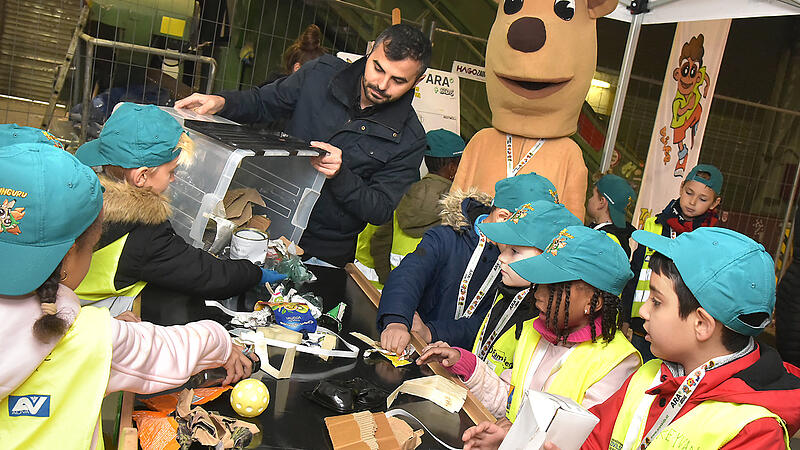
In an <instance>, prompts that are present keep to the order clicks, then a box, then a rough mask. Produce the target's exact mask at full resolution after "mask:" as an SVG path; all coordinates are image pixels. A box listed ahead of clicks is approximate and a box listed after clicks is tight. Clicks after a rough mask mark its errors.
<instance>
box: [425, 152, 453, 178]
mask: <svg viewBox="0 0 800 450" xmlns="http://www.w3.org/2000/svg"><path fill="white" fill-rule="evenodd" d="M460 159H461V157H460V156H454V157H450V158H439V157H436V156H428V155H425V167H427V168H428V172H430V173H435V174H438V173H439V172H441V171H442V169H444V168H445V167H447V165H448V164H450V163H453V162H458V161H459V160H460Z"/></svg>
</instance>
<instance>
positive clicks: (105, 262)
mask: <svg viewBox="0 0 800 450" xmlns="http://www.w3.org/2000/svg"><path fill="white" fill-rule="evenodd" d="M127 239H128V234H125V235H124V236H122V237H121V238H119V239H117V240H116V241H114V242H112V243H111V244H109V245H107V246H105V247H103V248H101V249H100V250H97V251H95V252H94V253H93V254H92V262H91V264H90V265H89V272H88V273H87V274H86V277H85V278H84V279H83V281H81V284H80V285H79V286H78V288H77V289H75V294H77V296H78V298H80V299H81V300H88V301H92V302H96V301H100V300H105V299H107V298H110V297H136V296H137V295H139V293H140V292H142V289H144V287H145V286H147V282H146V281H137V282H136V283H133V284H131V285H130V286H126V287H124V288H122V289H117V288H116V287H115V286H114V277H115V276H116V275H117V268H118V267H119V259H120V257H121V256H122V249H123V248H125V241H127Z"/></svg>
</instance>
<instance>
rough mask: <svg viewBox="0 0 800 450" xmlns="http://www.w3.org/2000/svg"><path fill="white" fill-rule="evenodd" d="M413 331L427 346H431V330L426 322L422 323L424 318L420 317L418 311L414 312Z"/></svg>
mask: <svg viewBox="0 0 800 450" xmlns="http://www.w3.org/2000/svg"><path fill="white" fill-rule="evenodd" d="M411 331H414V332H416V333H417V334H418V335H419V337H421V338H422V340H423V341H425V343H426V344H430V343H431V341H432V340H433V336H432V335H431V329H430V328H428V326H427V325H425V322H423V321H422V317H420V316H419V313H417V312H416V311H415V312H414V321H413V322H412V323H411Z"/></svg>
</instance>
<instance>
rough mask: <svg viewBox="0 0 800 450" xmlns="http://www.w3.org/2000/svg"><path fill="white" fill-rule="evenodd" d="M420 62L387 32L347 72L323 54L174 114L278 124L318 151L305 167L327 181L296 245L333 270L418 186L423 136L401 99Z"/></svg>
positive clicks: (396, 31)
mask: <svg viewBox="0 0 800 450" xmlns="http://www.w3.org/2000/svg"><path fill="white" fill-rule="evenodd" d="M430 55H431V46H430V42H429V41H428V39H427V38H426V37H425V36H424V35H423V34H422V33H421V32H420V31H419V30H417V29H415V28H413V27H410V26H407V25H394V26H392V27H390V28H388V29H387V30H385V31H384V32H383V33H381V35H380V36H378V38H377V40H376V42H375V46H374V48H373V51H372V52H371V53H370V54H369V55H367V56H366V57H364V58H361V59H359V60H358V61H356V62H354V63H353V64H351V65H348V64H347V63H346V62H344V61H342V60H340V59H338V58H336V57H334V56H331V55H324V56H322V57H320V58H318V59H316V60H313V61H310V62H308V63H306V64H305V65H303V66H302V67H301V68H300V70H298V71H297V72H295V73H294V74H292V75H289V76H288V77H286V78H283V79H280V80H278V81H276V82H274V83H272V84H269V85H266V86H263V87H261V88H259V89H254V90H250V91H232V92H224V93H222V94H221V95H202V94H192V95H191V96H190V97H187V98H185V99H183V100H181V101H179V102H177V103H176V104H175V107H176V108H191V109H194V110H195V111H196V112H198V113H201V114H215V113H219V114H220V115H222V116H224V117H227V118H229V119H231V120H234V121H237V122H241V123H254V122H263V121H271V120H275V119H277V118H281V117H287V118H288V119H289V121H288V124H287V127H286V130H285V131H286V132H287V133H288V134H290V135H293V136H297V137H299V138H301V139H306V140H310V141H311V145H313V146H315V147H318V148H320V149H323V150H326V151H327V152H328V153H327V154H326V155H324V156H320V157H317V158H312V161H311V164H312V165H313V166H314V168H316V169H317V170H318V171H319V172H320V173H322V174H324V175H325V176H326V177H327V178H328V180H327V181H326V183H325V186H324V187H323V189H322V193H321V195H320V198H319V200H317V203H316V205H315V207H314V210H313V211H312V213H311V217H310V219H309V222H308V227H307V228H306V230H305V233H304V234H303V238H302V239H301V241H300V245H301V246H302V247H303V248H304V249H305V251H306V255H308V256H314V257H317V258H319V259H321V260H323V261H325V262H328V263H331V264H333V265H336V266H343V265H344V264H346V263H348V262H350V261H352V260H353V259H354V255H355V245H356V236H357V235H358V233H359V232H361V230H363V229H364V226H365V225H366V224H367V223H372V224H375V225H380V224H383V223H386V222H387V221H389V220H391V218H392V211H394V209H395V207H396V206H397V203H398V202H399V201H400V198H401V197H402V196H403V194H404V193H405V191H406V190H407V189H408V187H409V186H410V185H411V184H412V183H414V182H415V181H417V180H418V179H419V167H420V164H421V163H422V155H423V152H424V150H425V130H424V129H423V128H422V125H421V124H420V122H419V119H417V115H416V112H415V111H414V108H413V107H412V106H411V100H412V99H413V97H414V90H413V87H414V86H415V85H416V84H417V83H419V82H420V81H421V80H422V77H423V73H424V72H425V69H426V68H427V66H428V63H429V62H430Z"/></svg>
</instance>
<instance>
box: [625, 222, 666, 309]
mask: <svg viewBox="0 0 800 450" xmlns="http://www.w3.org/2000/svg"><path fill="white" fill-rule="evenodd" d="M642 229H643V230H644V231H649V232H651V233H655V234H657V235H659V236H661V231H662V230H663V227H662V225H661V224H660V223H656V218H655V217H649V218H648V219H647V220H645V222H644V228H642ZM653 253H655V250H653V249H651V248H649V247H646V248H645V249H644V260H643V261H642V268H641V270H639V279H638V281H637V282H636V292H634V294H633V307H632V308H631V317H632V318H633V317H639V309H641V307H642V305H644V303H645V302H646V301H647V299H648V298H649V297H650V274H651V273H652V272H653V271H652V269H650V257H651V256H653Z"/></svg>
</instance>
